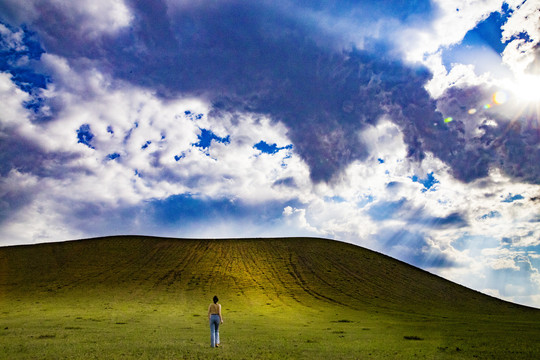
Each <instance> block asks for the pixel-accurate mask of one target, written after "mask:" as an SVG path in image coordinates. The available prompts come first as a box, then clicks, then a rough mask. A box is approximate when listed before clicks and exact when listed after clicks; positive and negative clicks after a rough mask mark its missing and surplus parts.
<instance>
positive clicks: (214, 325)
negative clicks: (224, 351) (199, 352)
mask: <svg viewBox="0 0 540 360" xmlns="http://www.w3.org/2000/svg"><path fill="white" fill-rule="evenodd" d="M213 301H214V303H213V304H210V306H209V307H208V320H210V346H211V347H219V346H220V343H219V325H220V324H223V317H222V316H221V304H219V303H218V301H219V299H218V297H217V296H214V299H213Z"/></svg>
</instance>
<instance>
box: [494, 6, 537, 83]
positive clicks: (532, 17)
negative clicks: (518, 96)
mask: <svg viewBox="0 0 540 360" xmlns="http://www.w3.org/2000/svg"><path fill="white" fill-rule="evenodd" d="M508 3H509V5H510V8H511V9H512V10H513V14H512V16H511V17H510V18H509V19H508V21H507V22H506V23H505V24H504V25H503V26H502V29H503V33H502V40H503V41H504V42H507V41H509V43H508V44H507V46H506V48H505V50H504V52H503V62H504V63H505V64H507V65H508V66H509V67H510V68H511V69H512V70H513V71H514V73H516V74H522V73H525V72H526V71H527V69H528V68H529V66H531V64H532V63H533V62H534V61H535V59H536V57H537V56H538V54H537V53H535V49H536V48H537V45H538V43H539V42H540V8H539V7H538V3H537V2H536V1H532V0H529V1H526V2H523V1H521V0H513V1H508ZM522 34H526V35H527V37H528V39H524V38H520V36H519V35H522ZM536 70H537V71H538V70H540V69H536Z"/></svg>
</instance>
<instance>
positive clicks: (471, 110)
mask: <svg viewBox="0 0 540 360" xmlns="http://www.w3.org/2000/svg"><path fill="white" fill-rule="evenodd" d="M468 113H469V115H474V114H476V109H474V108H473V109H469V111H468Z"/></svg>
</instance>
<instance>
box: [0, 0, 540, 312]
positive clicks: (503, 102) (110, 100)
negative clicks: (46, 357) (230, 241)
mask: <svg viewBox="0 0 540 360" xmlns="http://www.w3.org/2000/svg"><path fill="white" fill-rule="evenodd" d="M539 42H540V9H539V6H538V3H537V2H535V1H534V0H528V1H523V0H518V1H514V0H508V1H500V0H477V1H475V0H455V1H445V0H434V1H427V0H417V1H398V0H381V1H366V0H362V1H354V0H346V1H317V0H312V1H305V0H297V1H292V0H272V1H270V0H259V1H236V0H227V1H225V0H224V1H216V0H213V1H211V0H201V1H186V0H139V1H135V0H92V1H90V0H88V1H76V2H73V1H63V0H27V1H24V2H21V1H18V0H0V107H1V111H0V246H10V245H18V244H35V243H43V242H55V241H65V240H72V239H82V238H89V237H96V236H108V235H117V234H134V235H135V234H137V235H154V236H167V237H181V238H185V237H195V238H226V237H274V236H315V237H324V238H329V239H336V240H340V241H345V242H349V243H353V244H357V245H360V246H363V247H366V248H369V249H372V250H375V251H378V252H381V253H384V254H387V255H390V256H392V257H395V258H397V259H400V260H403V261H405V262H407V263H410V264H413V265H415V266H418V267H421V268H423V269H425V270H427V271H430V272H432V273H434V274H437V275H440V276H443V277H445V278H447V279H449V280H452V281H455V282H457V283H460V284H462V285H465V286H467V287H470V288H472V289H475V290H478V291H481V292H484V293H486V294H489V295H492V296H497V297H499V298H502V299H505V300H509V301H513V302H517V303H520V304H526V305H530V306H535V307H540V128H539V117H540V116H539V114H540V45H539Z"/></svg>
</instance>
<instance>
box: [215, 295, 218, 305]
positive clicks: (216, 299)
mask: <svg viewBox="0 0 540 360" xmlns="http://www.w3.org/2000/svg"><path fill="white" fill-rule="evenodd" d="M218 301H219V299H218V298H217V296H214V304H217V302H218Z"/></svg>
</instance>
